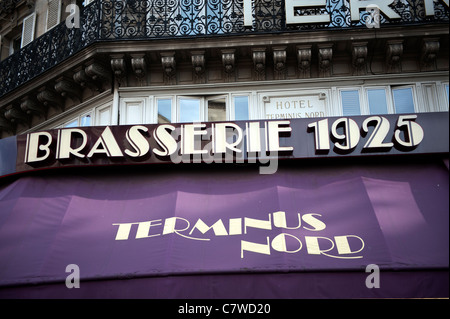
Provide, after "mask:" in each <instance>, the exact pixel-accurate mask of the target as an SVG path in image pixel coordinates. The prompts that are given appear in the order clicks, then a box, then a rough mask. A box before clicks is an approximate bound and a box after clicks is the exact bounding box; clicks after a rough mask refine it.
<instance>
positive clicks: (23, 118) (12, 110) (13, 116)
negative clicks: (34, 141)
mask: <svg viewBox="0 0 450 319" xmlns="http://www.w3.org/2000/svg"><path fill="white" fill-rule="evenodd" d="M5 118H6V119H7V120H9V121H10V122H11V123H12V124H13V126H15V125H17V124H19V123H21V124H25V125H27V126H28V127H30V126H31V121H30V117H29V116H27V114H26V113H25V112H23V111H22V110H21V109H20V108H18V107H14V106H13V105H10V106H8V108H7V110H6V111H5Z"/></svg>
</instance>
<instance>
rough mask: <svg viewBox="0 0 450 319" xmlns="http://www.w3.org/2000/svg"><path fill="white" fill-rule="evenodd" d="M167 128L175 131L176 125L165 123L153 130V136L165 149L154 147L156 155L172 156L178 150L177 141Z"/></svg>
mask: <svg viewBox="0 0 450 319" xmlns="http://www.w3.org/2000/svg"><path fill="white" fill-rule="evenodd" d="M167 130H170V131H171V132H173V131H175V126H173V125H169V124H163V125H160V126H158V127H157V128H156V129H154V130H153V137H154V138H155V140H156V142H157V143H158V145H159V146H160V147H161V148H162V149H163V151H160V150H158V149H157V148H154V149H153V153H155V154H156V155H159V156H170V155H172V154H174V153H175V152H176V150H177V141H176V140H175V139H174V138H173V137H172V135H171V134H170V133H169V132H168V131H167Z"/></svg>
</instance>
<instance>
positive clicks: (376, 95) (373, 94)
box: [367, 88, 388, 114]
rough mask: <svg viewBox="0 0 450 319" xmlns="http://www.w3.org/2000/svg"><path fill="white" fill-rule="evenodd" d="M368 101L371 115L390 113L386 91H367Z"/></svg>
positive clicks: (382, 89) (381, 89)
mask: <svg viewBox="0 0 450 319" xmlns="http://www.w3.org/2000/svg"><path fill="white" fill-rule="evenodd" d="M367 101H368V104H369V111H370V114H387V113H388V104H387V97H386V89H384V88H380V89H378V88H376V89H367Z"/></svg>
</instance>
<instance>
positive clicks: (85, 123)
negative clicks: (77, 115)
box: [80, 114, 91, 126]
mask: <svg viewBox="0 0 450 319" xmlns="http://www.w3.org/2000/svg"><path fill="white" fill-rule="evenodd" d="M90 125H91V115H90V114H89V115H85V116H82V117H81V124H80V126H90Z"/></svg>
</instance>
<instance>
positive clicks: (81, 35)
mask: <svg viewBox="0 0 450 319" xmlns="http://www.w3.org/2000/svg"><path fill="white" fill-rule="evenodd" d="M430 1H431V0H430ZM246 2H247V0H245V1H244V0H225V1H220V0H181V1H176V0H127V1H125V0H103V1H98V0H97V1H94V2H93V3H91V4H90V5H88V6H86V7H84V8H82V10H81V12H80V25H79V28H78V27H75V28H68V27H67V26H66V23H65V21H63V22H62V23H61V24H59V25H58V26H57V27H55V28H53V29H51V30H50V31H49V32H47V33H45V34H43V35H42V36H41V37H39V38H37V39H35V40H34V41H33V42H32V43H30V44H29V45H27V46H26V47H24V48H22V49H21V50H20V51H19V52H17V53H15V54H13V55H11V56H10V57H8V58H7V59H5V60H4V61H1V62H0V97H2V96H5V95H6V94H8V93H10V92H12V91H13V90H15V89H16V88H18V87H20V86H21V85H23V84H25V83H27V82H29V81H30V80H32V79H34V78H36V77H37V76H39V75H41V74H43V73H44V72H46V71H48V70H50V69H51V68H53V67H54V66H56V65H58V63H60V62H62V61H64V60H66V59H68V58H69V57H71V56H73V55H74V54H76V53H78V52H80V51H81V50H83V49H84V48H86V47H88V46H90V45H91V44H93V43H98V42H111V41H124V40H139V41H140V40H157V39H177V38H199V37H211V36H215V37H226V36H240V35H245V34H252V35H256V34H280V33H294V32H304V31H312V30H322V31H324V30H349V29H358V28H361V29H362V28H367V25H366V21H367V19H368V18H370V12H367V11H364V10H360V13H359V20H355V19H354V17H353V20H352V17H351V10H350V5H349V1H348V0H326V6H323V7H316V8H300V9H299V8H296V9H295V10H294V11H295V15H296V16H303V17H306V16H320V15H322V16H323V15H328V16H329V19H328V20H329V21H328V22H323V23H301V24H288V23H286V11H285V1H276V0H261V1H255V2H253V4H254V5H253V6H252V8H251V12H252V17H251V19H250V21H251V22H250V24H249V23H248V21H249V19H248V17H247V18H246V17H245V16H244V12H245V9H244V3H246ZM248 3H250V2H248ZM390 9H392V10H393V11H394V12H395V13H396V15H397V18H395V19H387V18H386V17H385V15H381V21H380V26H381V28H385V27H389V26H398V25H401V26H405V25H424V24H439V23H444V24H448V21H449V12H448V7H447V6H446V5H445V4H443V3H441V2H435V3H434V15H427V14H426V12H425V5H424V0H395V1H394V2H393V3H392V4H391V5H390ZM247 12H248V11H247ZM398 17H399V18H398ZM245 18H246V19H247V20H245ZM244 21H247V23H244Z"/></svg>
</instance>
